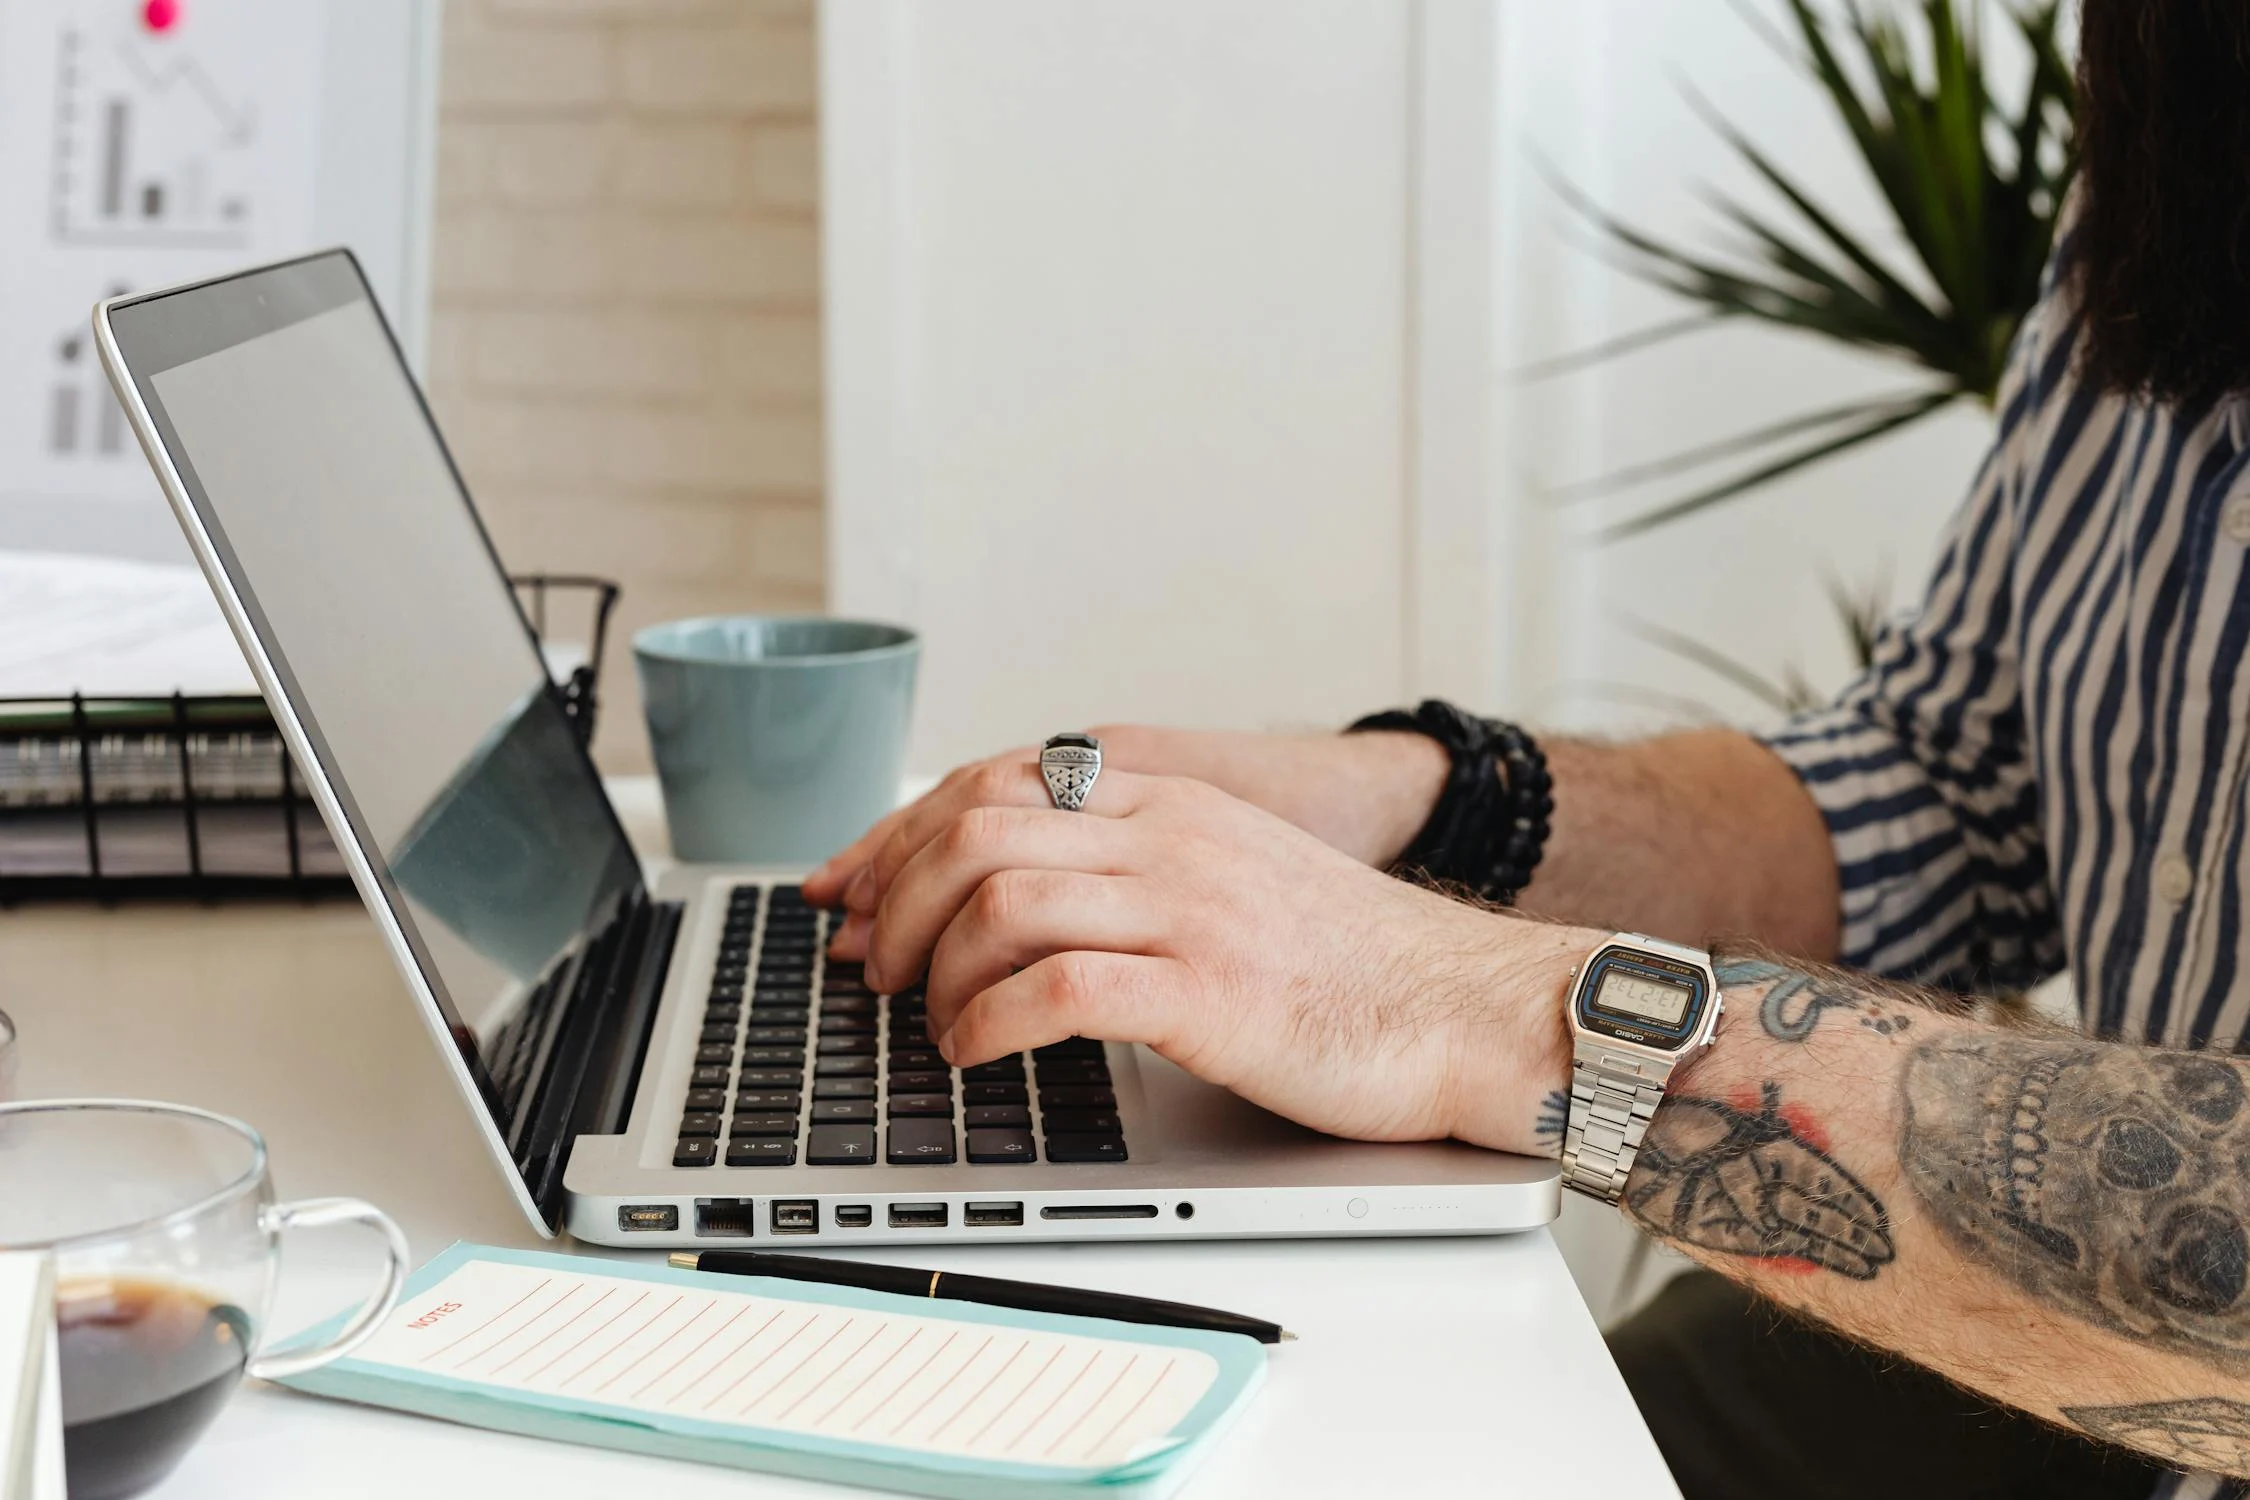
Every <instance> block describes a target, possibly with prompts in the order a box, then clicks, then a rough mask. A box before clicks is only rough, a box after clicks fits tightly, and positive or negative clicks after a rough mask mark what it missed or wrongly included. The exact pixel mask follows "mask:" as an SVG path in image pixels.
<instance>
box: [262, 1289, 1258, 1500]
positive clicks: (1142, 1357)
mask: <svg viewBox="0 0 2250 1500" xmlns="http://www.w3.org/2000/svg"><path fill="white" fill-rule="evenodd" d="M334 1326H335V1325H331V1326H330V1327H329V1328H324V1329H318V1330H315V1331H314V1332H313V1333H312V1334H309V1335H307V1337H308V1338H319V1337H325V1336H326V1335H327V1334H328V1333H330V1332H332V1331H333V1327H334ZM1265 1363H1266V1354H1265V1350H1264V1348H1263V1347H1262V1346H1260V1345H1259V1344H1257V1343H1255V1342H1253V1341H1252V1340H1250V1339H1247V1338H1243V1337H1240V1336H1238V1335H1234V1334H1220V1333H1205V1332H1201V1331H1197V1330H1189V1329H1173V1328H1155V1327H1147V1326H1143V1325H1139V1324H1129V1323H1112V1322H1108V1321H1105V1320H1101V1319H1095V1318H1070V1317H1057V1316H1052V1315H1048V1314H1042V1313H1026V1312H1015V1311H1010V1310H1007V1309H1001V1308H988V1307H980V1306H976V1305H973V1304H969V1303H961V1302H933V1301H927V1300H923V1299H919V1298H913V1297H899V1296H893V1295H889V1294H886V1293H880V1292H866V1291H860V1290H858V1289H856V1288H851V1287H837V1286H818V1285H812V1284H808V1283H804V1282H796V1281H777V1280H771V1279H768V1278H765V1277H746V1276H718V1275H711V1274H707V1273H704V1272H698V1271H683V1270H676V1269H673V1268H672V1267H669V1266H664V1265H658V1264H642V1263H638V1262H627V1261H614V1260H598V1259H592V1258H587V1257H578V1256H563V1255H548V1254H540V1253H536V1252H528V1251H512V1250H496V1249H487V1248H482V1247H479V1246H474V1245H455V1246H454V1247H453V1248H452V1249H450V1250H448V1251H446V1252H445V1253H444V1254H443V1255H440V1256H439V1257H437V1259H435V1260H433V1261H431V1262H430V1263H429V1264H428V1265H426V1266H424V1267H423V1268H422V1270H421V1271H420V1272H418V1273H417V1274H416V1275H415V1277H414V1279H413V1281H412V1282H411V1283H410V1284H409V1286H408V1288H407V1292H406V1295H405V1296H404V1297H403V1298H402V1299H401V1300H400V1302H399V1305H398V1308H397V1309H396V1310H395V1311H394V1312H393V1313H392V1315H391V1317H390V1318H389V1319H388V1320H387V1321H386V1323H385V1324H384V1326H383V1329H382V1331H381V1332H380V1333H378V1334H377V1335H376V1336H375V1338H374V1339H373V1340H371V1341H370V1342H369V1343H367V1344H366V1345H364V1346H362V1347H361V1349H360V1350H359V1352H358V1353H357V1354H355V1355H353V1356H352V1357H351V1358H349V1359H345V1360H341V1361H339V1362H338V1363H336V1364H333V1365H330V1366H328V1367H326V1368H325V1369H321V1370H317V1371H314V1372H313V1373H311V1374H309V1375H303V1376H298V1377H295V1378H292V1379H290V1380H288V1381H286V1382H285V1383H286V1384H288V1385H290V1386H293V1387H295V1388H296V1389H299V1390H303V1391H308V1392H311V1393H313V1394H316V1395H323V1396H334V1397H338V1398H341V1399H343V1400H347V1401H356V1402H361V1403H364V1404H367V1405H372V1406H383V1407H391V1408H394V1409H397V1410H401V1411H409V1412H416V1413H420V1414H422V1415H424V1416H432V1417H440V1418H444V1419H446V1420H448V1421H454V1422H461V1423H465V1424H467V1425H469V1426H473V1427H489V1428H496V1429H499V1430H502V1431H508V1432H518V1433H526V1434H530V1435H532V1436H537V1437H547V1438H554V1439H558V1440H560V1441H564V1442H576V1443H587V1444H591V1445H594V1446H597V1447H605V1448H621V1449H625V1450H627V1451H630V1452H635V1453H648V1454H657V1455H662V1456H667V1457H673V1458H684V1459H692V1460H699V1461H702V1462H705V1463H715V1464H725V1465H729V1466H732V1467H736V1468H744V1469H758V1470H764V1471H768V1472H772V1473H779V1474H792V1475H799V1476H803V1477H807V1478H815V1479H831V1480H838V1481H842V1482H846V1483H852V1484H860V1485H866V1486H870V1487H873V1488H877V1489H888V1490H896V1491H900V1492H904V1493H908V1494H919V1495H943V1496H961V1497H971V1496H1018V1495H1020V1496H1042V1495H1055V1496H1060V1495H1068V1494H1074V1493H1085V1492H1088V1491H1089V1490H1098V1491H1100V1492H1102V1493H1105V1494H1117V1495H1136V1496H1139V1495H1151V1496H1154V1495H1164V1494H1169V1493H1170V1492H1171V1491H1172V1490H1173V1489H1174V1488H1176V1487H1177V1485H1178V1484H1179V1483H1180V1481H1181V1480H1183V1479H1184V1478H1185V1477H1186V1475H1187V1473H1188V1471H1189V1469H1190V1468H1191V1467H1192V1465H1193V1463H1194V1461H1195V1459H1196V1458H1197V1457H1199V1456H1200V1455H1201V1454H1202V1453H1203V1452H1204V1451H1206V1450H1207V1449H1208V1447H1209V1446H1210V1445H1211V1443H1212V1442H1213V1441H1214V1440H1215V1439H1216V1438H1217V1436H1218V1435H1219V1433H1220V1432H1221V1431H1223V1429H1224V1428H1225V1426H1226V1425H1227V1423H1228V1422H1229V1421H1230V1420H1231V1419H1232V1418H1233V1417H1234V1416H1235V1415H1236V1414H1237V1413H1238V1412H1240V1410H1241V1409H1242V1407H1243V1406H1244V1405H1245V1404H1246V1403H1247V1402H1248V1401H1249V1399H1250V1397H1251V1395H1252V1394H1253V1393H1254V1392H1255V1391H1256V1390H1257V1387H1258V1384H1259V1382H1260V1381H1261V1380H1262V1379H1263V1378H1264V1375H1265Z"/></svg>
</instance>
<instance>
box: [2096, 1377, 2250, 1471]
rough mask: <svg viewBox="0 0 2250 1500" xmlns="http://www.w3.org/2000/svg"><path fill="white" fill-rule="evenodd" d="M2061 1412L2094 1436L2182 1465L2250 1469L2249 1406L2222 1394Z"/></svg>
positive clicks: (2236, 1469)
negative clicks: (2189, 1399) (2188, 1399)
mask: <svg viewBox="0 0 2250 1500" xmlns="http://www.w3.org/2000/svg"><path fill="white" fill-rule="evenodd" d="M2062 1414H2063V1416H2064V1417H2065V1418H2067V1419H2068V1420H2070V1421H2072V1422H2075V1423H2076V1424H2078V1425H2079V1426H2080V1427H2083V1428H2084V1429H2086V1431H2088V1432H2090V1433H2092V1434H2093V1435H2094V1436H2095V1437H2098V1438H2101V1439H2102V1440H2104V1441H2105V1442H2111V1443H2118V1444H2121V1445H2123V1446H2125V1447H2128V1448H2139V1449H2141V1450H2142V1451H2144V1452H2147V1453H2153V1454H2155V1455H2156V1456H2157V1457H2158V1458H2161V1459H2163V1460H2164V1461H2165V1462H2166V1463H2169V1464H2172V1465H2175V1466H2176V1467H2178V1468H2182V1469H2193V1470H2197V1471H2199V1472H2203V1473H2212V1474H2237V1475H2240V1474H2250V1405H2245V1404H2244V1403H2242V1402H2240V1401H2229V1400H2228V1399H2227V1398H2226V1397H2224V1396H2204V1397H2200V1398H2198V1399H2196V1400H2192V1401H2150V1402H2146V1403H2144V1404H2142V1405H2139V1406H2066V1407H2064V1408H2063V1409H2062Z"/></svg>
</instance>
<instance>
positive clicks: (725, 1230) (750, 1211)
mask: <svg viewBox="0 0 2250 1500" xmlns="http://www.w3.org/2000/svg"><path fill="white" fill-rule="evenodd" d="M695 1232H696V1234H697V1235H699V1236H701V1237H702V1238H704V1239H711V1240H746V1239H748V1238H750V1236H751V1235H753V1234H756V1233H757V1232H758V1208H757V1205H756V1204H755V1203H752V1202H751V1201H750V1200H749V1199H748V1198H698V1199H696V1200H695Z"/></svg>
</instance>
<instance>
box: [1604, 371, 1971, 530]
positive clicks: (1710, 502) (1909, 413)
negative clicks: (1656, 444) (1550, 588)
mask: <svg viewBox="0 0 2250 1500" xmlns="http://www.w3.org/2000/svg"><path fill="white" fill-rule="evenodd" d="M1958 394H1959V393H1958V392H1955V391H1936V392H1932V393H1931V394H1930V395H1927V396H1924V397H1922V398H1920V399H1919V400H1916V401H1911V402H1907V403H1905V404H1904V405H1902V406H1901V407H1899V408H1896V409H1893V410H1891V411H1889V412H1886V413H1883V414H1881V415H1878V416H1872V417H1870V418H1869V420H1867V421H1866V422H1864V423H1862V424H1860V425H1858V426H1855V427H1852V428H1850V429H1849V430H1847V431H1845V432H1844V433H1842V434H1840V435H1838V436H1835V437H1829V438H1824V439H1822V440H1820V441H1819V442H1816V443H1811V444H1808V445H1806V446H1805V447H1803V448H1799V449H1797V450H1795V451H1793V452H1791V453H1788V454H1785V455H1783V456H1782V457H1780V458H1777V459H1774V460H1773V461H1771V462H1770V463H1766V464H1763V465H1760V466H1759V467H1758V468H1755V469H1752V470H1751V471H1750V472H1749V473H1747V474H1742V475H1738V476H1736V477H1735V478H1733V479H1729V480H1726V481H1723V482H1722V483H1719V484H1715V485H1712V486H1711V487H1709V488H1708V489H1703V490H1698V491H1696V492H1695V493H1694V494H1692V495H1689V496H1687V497H1686V498H1685V499H1682V500H1674V501H1672V502H1671V503H1670V504H1668V505H1663V506H1659V507H1658V508H1657V509H1655V510H1652V511H1647V512H1645V513H1643V514H1641V515H1638V516H1635V517H1633V518H1632V519H1631V520H1629V521H1620V522H1618V523H1617V524H1616V525H1615V526H1611V527H1609V528H1607V529H1605V530H1604V531H1602V532H1601V533H1600V538H1601V540H1602V541H1605V542H1614V541H1621V540H1623V539H1624V538H1626V537H1629V536H1638V535H1640V534H1641V533H1642V532H1644V531H1653V530H1655V529H1656V528H1657V527H1659V526H1662V525H1665V524H1666V523H1668V522H1671V521H1677V520H1679V519H1680V518H1681V517H1682V516H1690V515H1693V514H1695V513H1696V512H1697V511H1701V510H1708V509H1710V508H1711V507H1712V506H1714V505H1717V504H1719V503H1720V502H1721V501H1725V500H1732V499H1734V498H1735V497H1736V496H1738V495H1742V494H1745V493H1747V492H1748V491H1750V490H1754V489H1756V488H1758V487H1759V486H1760V485H1763V484H1771V483H1772V482H1773V481H1774V480H1776V479H1779V478H1781V477H1782V476H1783V475H1785V474H1794V473H1795V472H1796V471H1797V470H1799V469H1802V468H1804V467H1805V466H1806V465H1808V464H1813V463H1818V462H1819V461H1820V460H1821V459H1824V458H1830V457H1833V456H1834V455H1836V454H1838V453H1841V452H1843V451H1845V450H1846V449H1848V448H1854V447H1857V446H1858V445H1859V444H1861V443H1865V442H1868V441H1871V440H1872V439H1875V438H1878V437H1882V436H1883V435H1884V434H1886V433H1891V432H1896V431H1897V430H1898V429H1899V428H1901V427H1904V426H1906V425H1907V424H1908V423H1909V422H1916V421H1920V420H1921V419H1922V418H1923V417H1926V416H1928V415H1929V414H1930V413H1931V412H1933V411H1936V410H1937V409H1938V408H1939V407H1941V406H1943V405H1945V404H1946V403H1947V402H1949V401H1952V400H1954V399H1955V397H1956V396H1957V395H1958Z"/></svg>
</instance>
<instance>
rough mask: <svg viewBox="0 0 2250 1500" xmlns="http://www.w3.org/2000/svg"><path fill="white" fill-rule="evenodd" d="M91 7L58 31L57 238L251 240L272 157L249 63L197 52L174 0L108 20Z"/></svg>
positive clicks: (229, 244)
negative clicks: (262, 174)
mask: <svg viewBox="0 0 2250 1500" xmlns="http://www.w3.org/2000/svg"><path fill="white" fill-rule="evenodd" d="M136 11H137V12H138V14H137V15H136V14H135V12H136ZM85 14H86V17H87V18H86V19H85V20H79V19H75V18H73V19H68V20H64V21H63V22H62V23H61V24H60V25H59V26H57V28H56V36H55V73H54V98H55V117H54V129H53V136H52V151H53V156H52V160H51V163H50V176H49V180H48V214H49V223H50V225H51V228H52V231H53V234H54V236H55V238H56V239H57V240H58V241H60V242H62V243H64V244H89V243H91V244H108V245H125V244H162V245H181V246H189V245H193V246H208V247H210V248H213V249H218V248H228V249H246V248H248V247H249V245H250V243H251V238H252V218H253V215H254V214H255V212H256V210H257V203H258V187H259V184H258V177H259V169H260V167H261V166H262V164H263V163H262V161H261V159H260V156H261V154H260V153H259V151H258V149H257V147H258V142H259V133H260V129H261V125H262V124H263V123H264V122H262V120H261V111H260V109H259V100H258V98H257V95H256V93H255V92H254V90H253V88H252V87H250V86H249V85H248V84H246V83H245V82H244V81H243V79H242V78H241V77H240V76H239V71H240V70H239V68H237V69H235V70H234V71H235V72H236V74H237V76H235V77H232V78H230V77H228V76H227V75H228V73H229V71H230V70H229V68H228V66H227V64H228V60H229V54H228V53H227V52H225V51H220V50H217V49H213V50H212V51H211V52H209V53H208V54H206V53H203V52H199V51H198V50H197V43H196V40H195V38H194V37H193V36H192V35H191V30H192V29H191V28H190V27H188V26H187V25H185V24H183V21H184V18H183V16H182V13H181V11H180V9H179V7H178V6H177V5H176V4H168V3H165V0H154V3H149V4H144V5H142V6H138V7H127V8H125V10H124V12H123V14H113V16H112V17H111V19H110V20H109V22H108V24H103V23H102V22H101V21H100V20H99V19H97V17H98V16H99V9H98V8H95V7H88V8H87V10H86V12H85ZM152 18H153V21H161V22H162V25H161V26H158V25H156V24H153V21H152ZM235 60H236V61H237V62H238V63H239V62H240V61H241V58H240V56H239V54H237V55H236V56H235Z"/></svg>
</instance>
